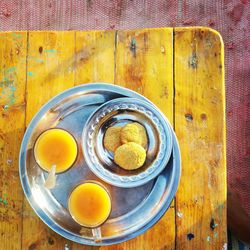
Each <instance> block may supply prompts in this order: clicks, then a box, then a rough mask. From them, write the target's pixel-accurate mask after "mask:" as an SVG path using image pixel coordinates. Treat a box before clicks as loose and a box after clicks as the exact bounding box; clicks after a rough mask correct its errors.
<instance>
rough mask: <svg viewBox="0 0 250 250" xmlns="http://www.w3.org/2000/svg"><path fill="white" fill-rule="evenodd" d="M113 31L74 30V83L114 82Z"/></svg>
mask: <svg viewBox="0 0 250 250" xmlns="http://www.w3.org/2000/svg"><path fill="white" fill-rule="evenodd" d="M114 53H115V31H89V32H81V31H77V32H76V77H75V85H78V84H81V83H89V82H108V83H114V63H115V60H114Z"/></svg>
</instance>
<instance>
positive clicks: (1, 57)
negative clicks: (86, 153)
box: [0, 32, 27, 250]
mask: <svg viewBox="0 0 250 250" xmlns="http://www.w3.org/2000/svg"><path fill="white" fill-rule="evenodd" d="M26 50H27V33H26V32H14V33H0V187H1V190H0V249H13V250H15V249H21V235H22V203H23V191H22V188H21V184H20V181H19V171H18V167H19V164H18V156H19V150H20V144H21V140H22V136H23V133H24V130H25V105H24V100H25V82H26V70H25V69H26Z"/></svg>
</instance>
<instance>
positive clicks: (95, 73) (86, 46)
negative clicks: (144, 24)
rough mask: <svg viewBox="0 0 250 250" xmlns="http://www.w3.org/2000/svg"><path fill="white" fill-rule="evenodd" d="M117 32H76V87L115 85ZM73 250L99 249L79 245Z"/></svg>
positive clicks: (75, 244)
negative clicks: (95, 83) (80, 85)
mask: <svg viewBox="0 0 250 250" xmlns="http://www.w3.org/2000/svg"><path fill="white" fill-rule="evenodd" d="M114 52H115V31H89V32H82V31H77V32H76V68H75V85H79V84H82V83H90V82H106V83H114V68H115V59H114V58H115V57H114V55H115V54H114ZM70 247H71V248H70V249H72V250H78V249H79V250H80V249H81V250H83V249H86V250H87V249H98V247H92V246H83V245H80V244H77V243H72V244H71V245H70Z"/></svg>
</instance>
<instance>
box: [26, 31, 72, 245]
mask: <svg viewBox="0 0 250 250" xmlns="http://www.w3.org/2000/svg"><path fill="white" fill-rule="evenodd" d="M28 44H29V48H28V60H27V62H28V64H27V97H26V98H27V108H26V113H27V116H26V125H27V126H28V124H29V122H30V120H31V118H32V117H33V116H34V114H35V113H36V112H37V111H38V110H39V108H40V107H41V106H42V105H43V104H44V103H45V102H47V101H48V100H49V99H50V98H52V97H53V96H54V95H56V94H58V93H60V92H62V91H63V90H66V89H68V88H70V87H73V86H74V57H75V36H74V32H29V37H28ZM23 214H24V217H23V234H22V246H23V249H41V250H43V249H64V247H65V244H66V243H67V242H68V240H66V239H64V238H63V237H61V236H59V235H58V234H56V233H55V232H53V231H52V230H50V229H49V228H48V227H47V226H46V225H45V224H44V223H43V222H42V221H41V220H40V219H39V218H38V217H37V216H36V215H35V213H34V211H33V210H32V209H31V207H30V206H29V204H28V202H27V200H26V199H25V202H24V209H23Z"/></svg>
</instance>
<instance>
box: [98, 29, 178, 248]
mask: <svg viewBox="0 0 250 250" xmlns="http://www.w3.org/2000/svg"><path fill="white" fill-rule="evenodd" d="M115 84H118V85H120V86H124V87H127V88H130V89H132V90H134V91H136V92H138V93H140V94H143V95H144V96H146V97H147V98H149V99H150V100H151V101H152V102H154V103H155V104H156V105H157V106H158V107H159V108H160V109H161V110H162V111H163V113H164V114H165V115H166V116H167V117H168V118H169V120H170V122H173V30H172V29H171V28H165V29H146V30H142V31H140V30H137V31H118V34H117V45H116V71H115ZM174 225H175V210H174V203H173V204H172V205H171V207H170V209H169V210H168V212H167V213H166V214H165V215H164V216H163V218H162V219H161V220H160V221H159V222H158V223H157V224H156V225H155V226H154V227H153V228H151V229H150V230H148V231H147V232H146V233H145V234H143V235H141V236H139V237H136V238H135V239H133V240H130V241H128V242H125V243H122V244H119V245H116V246H110V247H102V248H101V249H174V248H175V226H174Z"/></svg>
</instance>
